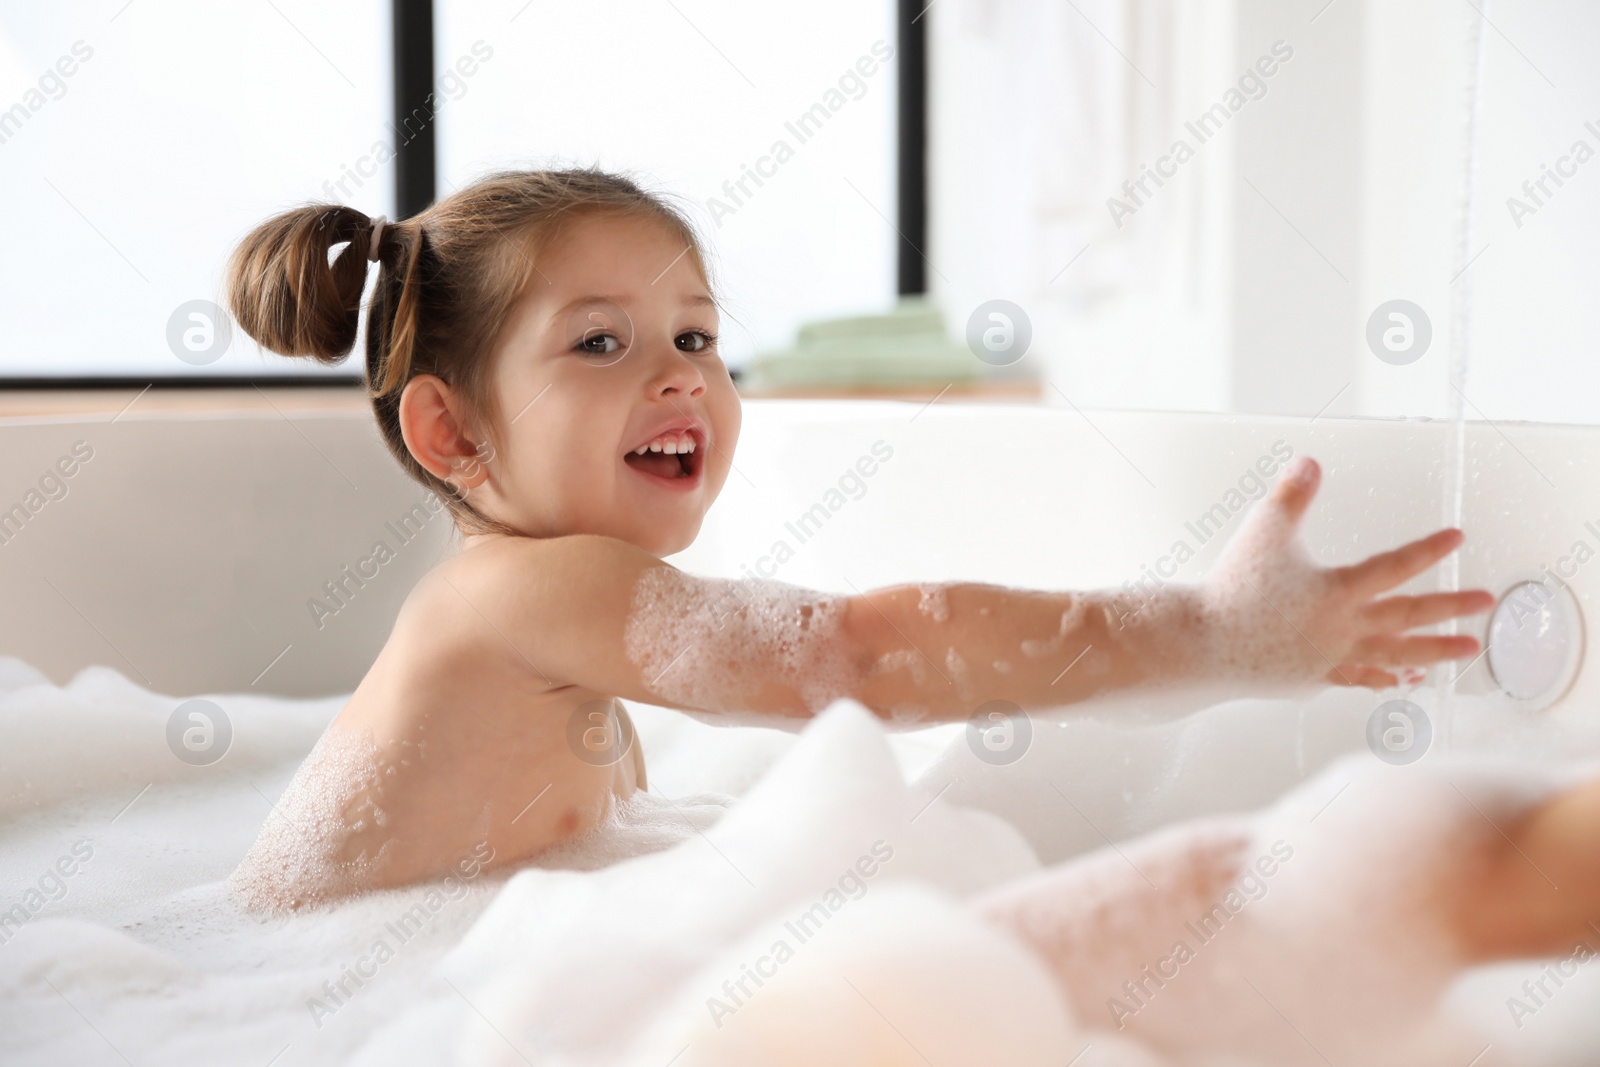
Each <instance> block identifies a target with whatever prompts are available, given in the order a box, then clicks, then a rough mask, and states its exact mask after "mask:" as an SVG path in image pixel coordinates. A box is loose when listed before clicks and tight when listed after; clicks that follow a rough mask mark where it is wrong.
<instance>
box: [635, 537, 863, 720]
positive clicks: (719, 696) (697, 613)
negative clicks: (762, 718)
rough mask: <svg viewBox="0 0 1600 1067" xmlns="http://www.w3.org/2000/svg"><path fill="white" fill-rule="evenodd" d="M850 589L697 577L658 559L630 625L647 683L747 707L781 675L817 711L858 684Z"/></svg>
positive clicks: (699, 701)
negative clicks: (836, 592) (837, 591)
mask: <svg viewBox="0 0 1600 1067" xmlns="http://www.w3.org/2000/svg"><path fill="white" fill-rule="evenodd" d="M844 612H845V598H843V597H837V596H830V595H828V594H825V593H818V592H814V591H812V590H809V589H802V588H800V587H799V586H794V585H788V584H786V583H784V582H776V581H771V580H764V579H757V578H740V579H717V578H709V579H708V578H695V577H691V576H689V575H686V574H684V573H683V572H681V571H678V570H676V569H674V568H672V567H666V566H662V567H652V568H650V569H649V570H647V571H645V573H644V574H643V575H641V576H640V578H639V584H638V586H637V588H636V589H635V591H634V598H633V605H632V609H631V611H630V613H629V616H628V622H627V626H626V628H625V632H624V638H623V640H624V646H625V648H626V652H627V656H628V659H629V660H630V661H631V662H632V663H634V664H635V665H637V666H638V667H639V668H640V673H641V675H642V676H643V679H644V683H645V686H646V687H647V688H648V689H649V690H650V691H651V692H652V693H655V694H657V695H658V696H660V697H661V698H663V699H664V700H666V701H667V702H669V703H674V704H679V705H683V706H685V707H690V708H698V709H700V710H703V711H739V710H744V709H748V708H749V707H751V706H752V705H753V704H754V703H756V702H757V701H759V700H760V698H761V697H762V696H763V694H769V693H770V689H771V687H772V685H773V683H774V682H776V683H777V684H778V685H781V686H783V687H785V688H787V689H790V690H791V691H793V692H794V693H795V694H797V695H798V696H799V697H800V700H801V702H802V703H803V704H804V705H805V707H806V709H807V710H808V711H810V712H813V713H814V712H817V711H820V710H822V709H823V708H825V707H827V706H828V705H829V704H831V703H833V701H835V700H837V699H838V698H840V697H842V696H846V695H848V694H850V693H852V692H855V691H856V690H857V687H858V686H859V682H860V673H861V672H860V670H859V669H858V668H857V667H855V666H854V665H853V664H852V662H851V660H850V658H849V656H848V655H847V654H846V651H845V649H844V643H843V641H842V640H841V624H842V622H843V618H844Z"/></svg>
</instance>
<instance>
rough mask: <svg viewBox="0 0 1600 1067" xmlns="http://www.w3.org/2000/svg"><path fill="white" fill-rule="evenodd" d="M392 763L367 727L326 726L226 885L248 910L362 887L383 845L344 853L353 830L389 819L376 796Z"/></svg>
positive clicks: (284, 907)
mask: <svg viewBox="0 0 1600 1067" xmlns="http://www.w3.org/2000/svg"><path fill="white" fill-rule="evenodd" d="M395 771H396V768H395V766H394V764H393V763H391V762H386V761H385V760H384V759H383V758H382V756H381V754H380V753H379V751H378V746H377V744H376V743H375V742H374V740H373V737H372V732H371V731H370V730H363V731H360V732H354V731H348V730H341V729H338V728H337V727H330V728H329V729H328V731H327V732H326V733H324V734H323V735H322V737H321V738H320V739H318V741H317V743H316V745H315V746H314V747H313V748H312V750H311V753H310V755H308V756H307V757H306V759H305V762H304V763H302V764H301V765H300V769H299V770H298V771H296V772H295V776H294V778H293V780H291V781H290V782H289V786H288V788H287V789H285V790H284V792H283V795H282V796H281V797H279V798H278V802H277V803H276V804H274V805H273V807H272V812H271V813H270V814H269V815H268V816H267V821H266V823H265V824H264V825H263V826H262V828H261V835H260V836H259V837H258V838H256V842H255V844H254V845H252V846H251V847H250V851H249V852H247V853H246V854H245V857H244V859H243V860H242V861H241V862H240V864H239V866H238V868H237V869H236V870H235V871H234V872H233V875H232V877H231V878H230V879H229V886H228V888H229V891H230V893H231V894H232V895H233V897H234V898H235V899H236V900H237V901H238V902H239V903H240V904H242V905H243V906H245V907H247V908H250V909H252V910H254V911H262V912H285V911H290V910H293V909H296V908H299V907H301V906H302V905H305V904H315V903H321V902H324V901H328V900H333V899H338V898H340V897H345V896H349V895H350V894H352V893H355V892H358V891H360V890H361V889H363V888H365V887H366V885H367V884H368V881H367V879H368V877H369V876H370V874H371V872H372V870H373V868H374V867H375V866H376V865H377V863H378V861H379V860H380V859H381V857H382V855H383V853H384V852H385V851H387V848H388V842H387V841H386V842H385V843H384V844H383V845H381V846H379V847H378V848H377V850H376V851H372V850H369V849H366V848H360V849H358V850H357V851H356V852H355V853H354V854H353V855H350V854H348V853H349V848H348V842H349V841H350V840H351V838H352V836H353V835H357V834H361V833H363V832H364V831H366V830H368V828H369V825H368V824H369V822H370V824H371V826H373V827H379V828H381V827H382V826H383V825H384V824H385V823H386V822H387V821H388V820H387V816H386V814H385V813H384V810H383V808H382V807H381V806H380V803H379V801H380V800H381V797H382V787H383V779H384V778H385V777H387V776H393V775H394V773H395Z"/></svg>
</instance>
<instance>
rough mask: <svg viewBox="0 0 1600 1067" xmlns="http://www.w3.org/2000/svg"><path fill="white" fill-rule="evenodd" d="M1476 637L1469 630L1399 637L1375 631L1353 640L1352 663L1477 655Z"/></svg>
mask: <svg viewBox="0 0 1600 1067" xmlns="http://www.w3.org/2000/svg"><path fill="white" fill-rule="evenodd" d="M1478 650H1479V646H1478V639H1477V638H1476V637H1472V636H1471V635H1469V634H1426V635H1421V636H1417V637H1399V636H1396V635H1393V634H1378V635H1376V636H1373V637H1368V638H1365V639H1363V640H1361V641H1358V642H1356V647H1355V648H1353V649H1351V650H1350V654H1349V659H1350V661H1351V662H1353V663H1360V664H1365V665H1368V666H1374V667H1406V666H1418V667H1422V666H1427V665H1428V664H1430V663H1441V662H1443V661H1444V660H1447V659H1465V658H1466V657H1468V656H1476V655H1477V654H1478Z"/></svg>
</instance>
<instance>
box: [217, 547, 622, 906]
mask: <svg viewBox="0 0 1600 1067" xmlns="http://www.w3.org/2000/svg"><path fill="white" fill-rule="evenodd" d="M523 558H524V559H525V557H523ZM507 562H508V561H507V559H506V558H505V554H504V553H499V554H497V553H496V552H495V551H494V550H493V549H492V548H483V547H480V548H478V550H477V551H467V552H464V553H462V554H461V555H459V556H457V557H455V558H453V559H451V560H448V561H446V562H445V563H443V564H441V565H440V566H439V567H437V568H436V569H435V570H434V571H433V572H431V573H430V574H429V575H428V576H427V577H426V578H425V579H424V580H423V581H422V582H421V583H419V584H418V585H417V587H416V588H415V589H414V590H413V591H412V592H411V594H410V595H409V596H408V597H407V598H406V601H405V604H404V605H403V606H402V608H401V610H400V614H399V617H398V619H397V620H396V622H395V626H394V629H393V631H392V632H391V633H390V635H389V640H388V641H387V642H386V643H385V644H384V647H383V650H382V651H381V652H380V653H379V655H378V658H377V660H376V661H375V662H374V663H373V665H372V668H371V670H369V671H368V673H367V675H366V677H365V678H364V679H362V682H361V684H360V686H359V687H358V688H357V689H356V691H355V693H354V694H353V695H352V696H351V698H350V700H349V702H348V703H347V704H346V705H345V707H344V709H343V710H342V711H341V712H340V713H339V715H338V716H337V717H336V718H335V719H334V721H333V723H332V725H331V726H330V727H329V729H328V731H327V733H326V734H325V735H324V736H323V737H322V739H321V740H320V741H319V742H318V744H317V746H316V748H315V749H314V750H313V751H312V753H311V755H310V756H309V757H308V758H307V759H306V761H305V763H304V764H302V765H301V768H300V770H299V772H298V773H297V774H296V775H295V778H294V781H293V782H292V783H291V784H290V786H289V788H288V790H286V791H285V793H284V795H283V797H282V798H281V799H280V800H279V801H278V802H277V804H276V805H274V809H273V813H272V816H271V817H270V818H269V820H268V822H267V825H266V826H265V827H264V828H263V832H262V835H261V837H260V838H259V839H258V840H257V841H256V843H255V845H254V846H253V847H252V848H251V850H250V852H249V853H248V854H247V855H246V857H245V859H244V862H243V863H242V864H241V865H240V867H239V869H238V870H237V871H236V872H235V874H234V885H235V887H236V889H237V891H238V892H239V893H240V895H241V897H242V898H243V900H244V902H245V903H247V904H249V905H250V906H252V907H256V908H261V909H264V910H282V909H285V908H296V907H299V906H301V905H302V904H307V903H315V902H318V901H322V900H327V899H332V898H336V897H342V896H346V895H349V894H350V893H352V892H357V891H360V890H363V889H375V888H382V887H386V886H396V885H404V884H407V883H411V882H415V881H418V880H421V879H424V878H430V877H438V876H440V875H441V874H448V873H450V872H451V871H455V872H456V873H459V874H464V875H467V876H469V877H470V876H472V875H475V874H476V873H477V871H478V870H480V869H482V868H484V867H492V866H501V865H506V864H514V863H516V862H518V861H520V860H525V859H527V858H529V857H531V856H534V855H537V854H538V853H540V852H542V851H544V850H545V849H547V848H549V847H550V846H551V845H553V844H556V843H557V842H560V841H563V840H565V839H567V838H570V837H572V836H574V835H576V834H581V833H583V832H584V831H586V830H589V829H591V828H592V827H594V826H595V825H597V824H598V823H600V822H601V821H602V820H604V819H605V817H606V815H607V814H608V812H609V811H610V810H611V807H612V805H613V804H615V803H616V802H617V801H618V800H621V799H624V798H626V797H628V796H629V795H631V794H632V793H633V792H634V791H635V790H639V789H644V788H646V778H645V765H644V753H643V749H642V746H641V745H640V743H639V741H638V738H637V736H636V735H635V733H634V730H633V725H632V722H631V720H630V719H629V718H628V715H627V711H626V709H625V708H624V707H623V705H622V702H621V701H618V700H615V699H614V698H612V697H610V696H608V695H606V694H603V693H598V692H595V691H593V690H590V689H585V688H583V687H581V686H576V685H567V684H561V683H560V682H558V681H556V680H553V679H551V678H549V677H547V676H545V675H543V674H541V672H540V669H539V667H538V666H537V653H536V650H534V649H530V648H520V647H517V645H516V644H514V643H513V641H512V640H511V638H510V637H509V636H508V635H507V634H505V633H504V632H503V628H502V627H501V626H497V625H496V624H495V623H494V622H493V621H492V620H494V619H496V618H502V619H503V618H504V617H505V616H504V605H502V604H500V603H497V602H496V592H495V591H496V590H497V589H502V590H503V589H505V588H506V586H505V583H503V582H500V581H498V580H497V575H496V571H497V570H498V569H500V568H503V567H504V566H506V564H507Z"/></svg>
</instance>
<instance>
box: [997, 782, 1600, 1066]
mask: <svg viewBox="0 0 1600 1067" xmlns="http://www.w3.org/2000/svg"><path fill="white" fill-rule="evenodd" d="M1429 789H1431V792H1429V793H1422V794H1418V793H1412V794H1406V793H1403V792H1401V791H1399V790H1396V789H1394V788H1393V787H1391V786H1388V785H1385V784H1383V783H1380V784H1379V787H1378V788H1377V789H1375V790H1373V791H1371V793H1370V800H1369V805H1368V806H1367V807H1366V808H1362V807H1360V806H1359V805H1355V804H1350V805H1348V806H1349V808H1350V811H1349V818H1348V819H1347V820H1346V823H1347V825H1345V826H1344V827H1338V826H1336V825H1330V824H1332V823H1336V822H1337V815H1338V814H1339V808H1338V807H1337V806H1336V807H1335V808H1334V809H1333V812H1334V815H1333V816H1330V817H1326V818H1324V820H1323V823H1322V824H1321V825H1320V826H1319V827H1318V828H1317V830H1318V832H1319V835H1320V836H1310V835H1307V836H1304V837H1299V838H1296V837H1295V835H1293V834H1292V833H1291V834H1290V835H1289V838H1288V839H1286V840H1285V839H1277V836H1278V835H1277V834H1276V832H1275V830H1277V829H1282V826H1281V825H1280V826H1278V827H1276V828H1274V827H1272V826H1271V825H1270V820H1269V825H1268V826H1267V827H1266V832H1265V833H1263V827H1262V825H1261V824H1260V823H1258V822H1257V821H1256V820H1254V819H1250V818H1219V819H1211V820H1206V821H1203V822H1195V823H1189V824H1187V825H1184V826H1179V827H1174V828H1172V829H1170V830H1167V831H1163V832H1161V833H1158V834H1155V835H1152V836H1150V837H1146V838H1143V839H1140V840H1139V841H1137V842H1133V843H1130V844H1126V845H1123V846H1122V847H1121V848H1120V849H1116V848H1113V849H1106V850H1102V851H1101V852H1100V853H1097V854H1095V855H1093V856H1090V857H1086V858H1083V859H1080V860H1078V861H1074V862H1070V863H1066V864H1062V865H1060V866H1057V867H1053V868H1051V869H1049V870H1045V871H1042V872H1040V873H1039V874H1037V875H1034V876H1032V877H1031V878H1028V879H1024V880H1022V881H1019V882H1014V883H1011V884H1009V885H1006V886H1001V887H998V888H996V889H993V890H991V891H989V892H988V893H986V894H984V895H982V896H980V897H979V898H977V899H976V900H974V902H973V906H974V907H975V909H976V910H977V911H978V912H979V913H980V914H982V915H984V916H985V917H986V918H987V919H989V920H990V921H992V922H995V923H996V924H998V925H999V926H1001V927H1002V928H1005V929H1007V930H1009V931H1011V932H1012V933H1014V934H1016V935H1017V936H1018V937H1019V938H1020V939H1021V940H1022V941H1023V942H1024V943H1026V944H1028V945H1030V946H1032V947H1033V948H1034V949H1035V950H1036V951H1037V952H1038V953H1039V954H1040V955H1041V956H1042V957H1043V959H1044V960H1045V962H1046V963H1047V965H1048V966H1049V967H1050V969H1051V970H1052V971H1053V972H1054V975H1055V977H1056V979H1057V982H1058V983H1059V985H1060V988H1061V990H1062V993H1063V995H1064V996H1065V998H1066V1000H1067V1002H1068V1004H1069V1006H1070V1007H1071V1009H1072V1011H1073V1013H1074V1014H1075V1015H1076V1016H1077V1017H1078V1018H1079V1019H1080V1020H1082V1021H1083V1022H1085V1023H1087V1024H1089V1025H1091V1026H1096V1027H1104V1028H1109V1029H1112V1030H1120V1031H1124V1032H1126V1033H1128V1034H1130V1035H1132V1036H1135V1037H1138V1038H1140V1039H1142V1040H1144V1041H1146V1042H1148V1043H1150V1044H1152V1045H1154V1046H1156V1047H1157V1048H1161V1049H1164V1050H1168V1051H1174V1052H1177V1051H1185V1052H1202V1051H1215V1052H1232V1053H1236V1054H1237V1053H1245V1054H1254V1055H1265V1056H1269V1057H1271V1058H1272V1062H1277V1063H1294V1062H1300V1061H1304V1062H1307V1063H1323V1062H1326V1061H1327V1059H1328V1058H1329V1057H1332V1058H1333V1062H1367V1063H1375V1062H1378V1059H1379V1057H1378V1055H1377V1051H1378V1049H1379V1047H1380V1046H1381V1045H1383V1043H1384V1041H1385V1040H1391V1039H1392V1041H1393V1042H1399V1043H1402V1044H1403V1043H1404V1041H1405V1040H1406V1037H1405V1035H1406V1034H1407V1033H1408V1032H1409V1031H1410V1030H1411V1029H1414V1028H1415V1027H1416V1026H1417V1025H1418V1020H1419V1019H1422V1018H1428V1017H1431V1015H1432V1011H1431V1009H1432V1008H1433V1006H1434V1004H1435V1003H1436V1001H1437V997H1438V995H1439V993H1440V992H1442V990H1443V989H1444V987H1445V986H1446V985H1447V984H1448V983H1449V981H1450V980H1451V979H1453V977H1454V976H1455V975H1456V974H1457V973H1459V972H1460V971H1461V970H1462V969H1463V968H1466V967H1471V966H1474V965H1477V964H1483V963H1490V962H1494V961H1498V960H1508V959H1533V958H1539V957H1548V956H1556V955H1566V954H1568V953H1571V952H1572V951H1573V948H1574V946H1575V945H1577V944H1579V943H1587V944H1591V945H1592V944H1594V943H1596V942H1597V941H1600V933H1597V930H1600V926H1593V925H1591V923H1600V780H1595V781H1591V782H1588V783H1587V784H1584V785H1580V786H1577V787H1576V788H1570V789H1567V790H1565V791H1562V792H1556V793H1548V794H1546V796H1545V799H1542V800H1538V801H1535V802H1533V803H1531V804H1528V805H1525V806H1521V807H1520V810H1511V811H1507V810H1505V809H1503V808H1502V809H1500V810H1496V809H1495V808H1494V807H1493V806H1492V804H1491V803H1490V802H1488V801H1481V802H1473V801H1469V800H1468V799H1467V796H1468V793H1467V792H1462V791H1461V790H1460V789H1458V788H1456V787H1455V786H1454V785H1452V784H1451V783H1450V782H1449V781H1446V780H1445V778H1443V777H1441V778H1438V779H1436V780H1435V781H1434V782H1433V784H1432V785H1431V786H1430V787H1429ZM1469 792H1470V790H1469ZM1418 796H1424V797H1426V798H1427V801H1426V802H1425V803H1423V804H1420V805H1419V804H1418V802H1417V797H1418ZM1429 805H1431V808H1432V810H1431V812H1430V814H1428V815H1427V816H1426V817H1419V818H1417V819H1416V820H1415V821H1414V822H1412V823H1410V824H1406V823H1404V814H1405V813H1407V812H1411V811H1415V810H1416V809H1417V808H1418V807H1426V806H1429ZM1513 807H1515V805H1513ZM1391 817H1392V818H1393V821H1392V822H1391V821H1388V820H1390V818H1391ZM1303 823H1304V820H1303V819H1302V820H1301V824H1302V825H1303ZM1352 831H1354V832H1355V833H1356V834H1357V835H1360V834H1363V833H1365V834H1367V835H1368V837H1367V841H1366V843H1361V842H1358V843H1357V845H1356V846H1355V848H1354V850H1351V849H1350V848H1349V847H1347V846H1340V848H1337V849H1335V848H1327V847H1324V846H1325V845H1326V844H1327V843H1328V842H1329V841H1331V840H1333V835H1337V834H1344V835H1346V839H1348V835H1349V834H1350V833H1351V832H1352ZM1380 835H1381V836H1380ZM1369 845H1370V846H1371V847H1368V846H1369ZM1319 849H1320V852H1321V855H1320V857H1319ZM1296 877H1299V879H1300V881H1299V884H1297V885H1291V881H1292V880H1293V879H1294V878H1296ZM1274 894H1276V896H1274ZM1462 1039H1463V1040H1465V1038H1464V1037H1463V1038H1462ZM1478 1045H1479V1046H1480V1047H1481V1045H1482V1042H1481V1041H1479V1042H1478ZM1472 1051H1473V1052H1476V1051H1477V1050H1476V1048H1474V1049H1473V1050H1472ZM1352 1057H1354V1059H1352ZM1469 1057H1470V1053H1469ZM1399 1062H1412V1063H1415V1062H1420V1061H1418V1060H1415V1059H1409V1058H1407V1057H1406V1056H1402V1057H1401V1059H1400V1060H1399ZM1483 1062H1484V1064H1489V1063H1493V1062H1495V1061H1494V1058H1493V1057H1490V1058H1488V1059H1486V1060H1484V1061H1483Z"/></svg>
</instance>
